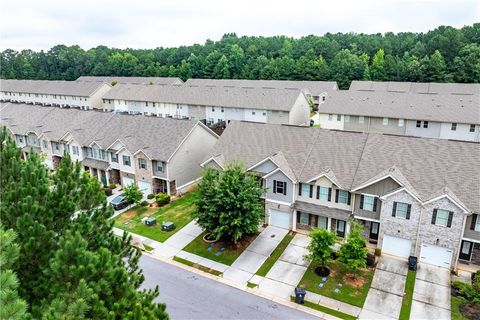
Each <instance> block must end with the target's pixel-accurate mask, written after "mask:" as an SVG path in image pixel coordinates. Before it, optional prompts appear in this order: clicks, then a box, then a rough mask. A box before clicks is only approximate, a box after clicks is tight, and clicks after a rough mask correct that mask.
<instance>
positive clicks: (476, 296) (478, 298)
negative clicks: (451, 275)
mask: <svg viewBox="0 0 480 320" xmlns="http://www.w3.org/2000/svg"><path fill="white" fill-rule="evenodd" d="M453 287H454V288H456V289H457V290H458V293H459V295H460V296H462V297H464V298H465V299H467V301H470V302H473V303H476V304H480V280H475V281H474V282H473V283H472V284H468V283H464V282H461V281H454V282H453Z"/></svg>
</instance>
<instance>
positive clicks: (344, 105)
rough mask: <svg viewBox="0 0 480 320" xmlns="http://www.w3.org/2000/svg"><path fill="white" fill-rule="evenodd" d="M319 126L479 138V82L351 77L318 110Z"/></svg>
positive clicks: (423, 135) (413, 134) (441, 137)
mask: <svg viewBox="0 0 480 320" xmlns="http://www.w3.org/2000/svg"><path fill="white" fill-rule="evenodd" d="M319 119H320V127H322V128H326V129H339V130H350V131H362V132H384V133H392V134H398V135H408V136H418V137H428V138H440V139H452V140H463V141H477V142H478V141H480V84H478V83H477V84H473V83H472V84H461V83H410V82H371V81H353V82H352V84H351V86H350V89H349V90H340V91H332V92H331V93H330V95H329V97H328V99H327V101H326V102H325V103H324V104H322V105H321V107H320V109H319Z"/></svg>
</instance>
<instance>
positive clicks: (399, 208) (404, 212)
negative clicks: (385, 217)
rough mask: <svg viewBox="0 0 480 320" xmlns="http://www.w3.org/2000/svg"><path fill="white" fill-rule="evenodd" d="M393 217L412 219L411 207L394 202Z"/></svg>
mask: <svg viewBox="0 0 480 320" xmlns="http://www.w3.org/2000/svg"><path fill="white" fill-rule="evenodd" d="M393 216H394V217H398V218H403V219H410V205H409V204H408V203H403V202H394V203H393Z"/></svg>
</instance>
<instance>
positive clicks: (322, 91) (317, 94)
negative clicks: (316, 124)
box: [185, 79, 338, 110]
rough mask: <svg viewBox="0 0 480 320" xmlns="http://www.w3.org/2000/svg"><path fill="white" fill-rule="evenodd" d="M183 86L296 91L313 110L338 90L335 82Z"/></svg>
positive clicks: (242, 81)
mask: <svg viewBox="0 0 480 320" xmlns="http://www.w3.org/2000/svg"><path fill="white" fill-rule="evenodd" d="M185 85H186V86H207V87H224V88H229V87H238V88H270V89H297V90H302V91H303V92H305V94H306V95H307V97H308V98H309V99H311V101H312V102H313V104H314V107H315V110H318V106H319V105H320V104H322V103H324V102H325V100H326V99H327V97H328V95H329V94H330V92H331V91H336V90H338V85H337V83H336V82H335V81H293V80H247V79H188V80H187V81H186V82H185Z"/></svg>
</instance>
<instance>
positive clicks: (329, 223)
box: [327, 217, 332, 231]
mask: <svg viewBox="0 0 480 320" xmlns="http://www.w3.org/2000/svg"><path fill="white" fill-rule="evenodd" d="M331 229H332V218H329V217H327V230H328V231H331Z"/></svg>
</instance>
